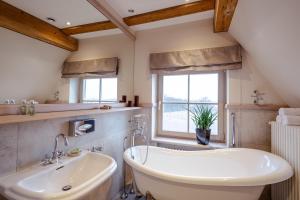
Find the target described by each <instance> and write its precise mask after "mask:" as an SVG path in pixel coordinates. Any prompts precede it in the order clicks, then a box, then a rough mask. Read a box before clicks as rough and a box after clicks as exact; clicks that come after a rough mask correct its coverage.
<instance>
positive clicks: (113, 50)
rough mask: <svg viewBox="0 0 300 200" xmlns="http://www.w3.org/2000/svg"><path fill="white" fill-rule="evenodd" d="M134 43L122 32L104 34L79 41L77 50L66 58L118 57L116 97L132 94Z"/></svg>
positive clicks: (71, 59) (130, 95) (72, 59)
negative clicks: (110, 34)
mask: <svg viewBox="0 0 300 200" xmlns="http://www.w3.org/2000/svg"><path fill="white" fill-rule="evenodd" d="M133 47H134V43H133V42H132V41H131V40H130V39H128V38H127V37H126V36H125V35H123V34H118V35H112V36H104V37H97V38H90V39H83V40H80V41H79V50H78V51H76V52H73V53H72V54H71V55H70V56H69V58H68V60H69V61H76V60H88V59H97V58H110V57H119V58H120V67H119V74H118V99H121V96H122V95H127V96H128V98H129V99H132V96H133V56H134V50H133Z"/></svg>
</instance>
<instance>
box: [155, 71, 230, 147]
mask: <svg viewBox="0 0 300 200" xmlns="http://www.w3.org/2000/svg"><path fill="white" fill-rule="evenodd" d="M224 77H225V76H224V72H220V73H201V74H185V75H163V76H159V84H158V85H159V108H158V135H160V136H169V137H180V138H194V137H195V125H194V123H193V121H192V120H191V115H190V113H189V111H188V110H189V109H191V108H192V107H193V106H195V105H197V104H198V105H200V104H206V105H211V106H213V108H214V110H215V112H217V113H218V119H217V120H216V121H215V123H214V124H213V125H212V127H211V129H212V132H211V134H212V136H211V138H212V140H215V141H224V140H225V136H224V122H223V121H224V120H223V118H224V117H223V116H224V103H223V102H224V94H225V91H224V90H225V89H224V85H225V84H224V83H225V78H224Z"/></svg>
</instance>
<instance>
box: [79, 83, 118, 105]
mask: <svg viewBox="0 0 300 200" xmlns="http://www.w3.org/2000/svg"><path fill="white" fill-rule="evenodd" d="M82 102H83V103H114V102H117V78H90V79H83V80H82Z"/></svg>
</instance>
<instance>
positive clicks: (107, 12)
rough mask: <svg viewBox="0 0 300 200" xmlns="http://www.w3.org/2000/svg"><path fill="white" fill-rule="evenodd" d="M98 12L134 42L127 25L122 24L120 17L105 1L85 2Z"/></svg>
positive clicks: (133, 36) (93, 0)
mask: <svg viewBox="0 0 300 200" xmlns="http://www.w3.org/2000/svg"><path fill="white" fill-rule="evenodd" d="M87 1H88V2H89V3H90V4H91V5H93V6H94V7H95V8H96V9H97V10H98V11H99V12H101V13H102V14H103V15H104V16H105V17H106V18H107V19H109V20H110V21H111V22H112V23H113V24H114V25H116V26H117V27H118V28H119V29H120V30H121V31H122V32H123V33H125V34H126V35H127V36H128V37H129V38H130V39H132V40H135V34H134V32H133V31H132V30H130V28H129V27H128V26H127V24H125V23H124V21H123V19H122V17H121V16H120V15H119V14H118V13H117V12H116V11H115V10H114V9H113V8H112V7H111V6H110V5H109V4H108V3H107V2H106V1H105V0H98V1H97V0H87Z"/></svg>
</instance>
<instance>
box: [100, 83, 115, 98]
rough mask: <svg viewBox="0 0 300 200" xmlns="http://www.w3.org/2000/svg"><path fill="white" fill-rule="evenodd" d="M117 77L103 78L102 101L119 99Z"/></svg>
mask: <svg viewBox="0 0 300 200" xmlns="http://www.w3.org/2000/svg"><path fill="white" fill-rule="evenodd" d="M117 90H118V81H117V78H103V79H102V85H101V101H117V98H118V97H117Z"/></svg>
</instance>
